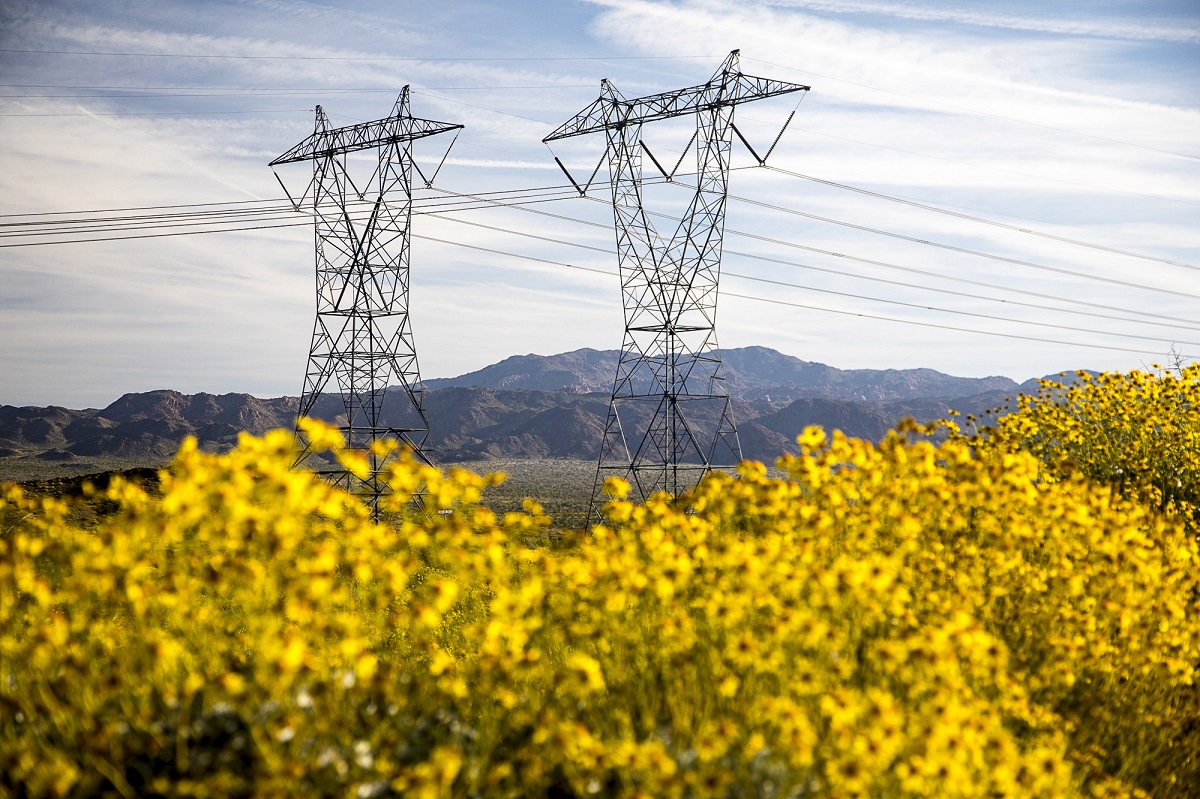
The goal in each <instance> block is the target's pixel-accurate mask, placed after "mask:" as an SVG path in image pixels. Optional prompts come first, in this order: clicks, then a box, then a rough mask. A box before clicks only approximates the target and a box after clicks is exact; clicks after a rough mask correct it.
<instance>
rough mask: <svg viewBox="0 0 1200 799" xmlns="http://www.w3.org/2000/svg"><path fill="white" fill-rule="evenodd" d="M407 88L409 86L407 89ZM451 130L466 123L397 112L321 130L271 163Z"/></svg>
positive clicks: (353, 150) (306, 159) (367, 148)
mask: <svg viewBox="0 0 1200 799" xmlns="http://www.w3.org/2000/svg"><path fill="white" fill-rule="evenodd" d="M407 88H408V87H405V89H407ZM451 130H462V125H454V124H451V123H449V122H435V121H434V120H432V119H420V118H418V117H412V116H408V115H407V114H400V113H394V114H392V115H391V116H389V117H385V118H384V119H376V120H374V121H372V122H360V123H359V124H357V125H347V126H346V127H344V128H332V129H328V130H318V131H316V132H314V133H313V134H312V135H311V136H309V137H308V138H307V139H305V140H304V141H302V142H300V143H299V144H297V145H296V146H295V147H293V148H292V149H290V150H288V151H287V152H286V153H284V154H283V155H281V156H279V157H278V158H276V159H275V160H274V161H272V162H271V163H270V166H278V165H279V164H291V163H295V162H296V161H311V160H314V159H317V158H327V157H329V156H333V155H340V154H342V153H352V152H356V151H358V150H370V149H371V148H373V147H383V146H385V145H389V144H396V143H400V142H409V141H413V140H415V139H423V138H425V137H426V136H436V135H438V134H439V133H446V132H447V131H451Z"/></svg>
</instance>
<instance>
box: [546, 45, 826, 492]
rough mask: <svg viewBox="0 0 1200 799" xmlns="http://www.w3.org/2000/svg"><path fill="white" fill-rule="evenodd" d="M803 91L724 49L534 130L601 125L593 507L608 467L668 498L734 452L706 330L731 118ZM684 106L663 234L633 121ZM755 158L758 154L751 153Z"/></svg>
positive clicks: (712, 321) (710, 328)
mask: <svg viewBox="0 0 1200 799" xmlns="http://www.w3.org/2000/svg"><path fill="white" fill-rule="evenodd" d="M808 89H809V87H808V86H802V85H799V84H795V83H785V82H783V81H777V80H769V79H766V78H756V77H753V76H750V75H744V74H742V72H741V70H740V68H739V59H738V51H737V50H734V51H733V52H732V53H730V54H729V56H728V57H727V58H726V59H725V61H724V63H722V64H721V67H720V69H718V70H717V71H716V73H714V75H713V76H712V78H711V79H709V80H708V82H706V83H704V84H702V85H700V86H692V87H690V88H686V89H679V90H676V91H671V92H663V93H661V94H654V95H650V96H647V97H641V98H638V99H635V100H626V99H625V98H624V97H623V96H622V95H621V93H620V92H618V91H617V89H616V87H614V86H613V85H612V84H611V83H610V82H609V81H607V80H604V81H602V82H601V89H600V97H599V98H598V99H597V100H596V101H595V102H593V103H592V104H591V105H589V106H588V107H587V108H585V109H584V110H582V111H580V112H579V113H578V114H576V115H575V116H574V117H573V118H571V119H570V120H569V121H567V122H566V123H564V124H563V125H562V126H560V127H559V128H558V129H557V130H555V131H554V132H553V133H551V134H550V135H549V136H547V137H546V138H545V139H543V141H544V142H551V141H555V140H558V139H565V138H568V137H571V136H582V135H584V134H587V133H593V132H599V131H603V132H604V133H605V135H606V136H607V141H608V148H607V151H606V158H607V160H608V168H609V174H610V177H611V185H612V206H613V218H614V223H615V228H616V238H617V259H618V266H619V269H620V278H621V297H622V302H623V305H624V312H625V336H624V343H623V345H622V347H621V356H620V360H619V362H618V365H617V373H616V379H615V381H614V383H613V391H612V400H611V402H610V404H609V413H608V420H607V423H606V425H605V430H604V438H603V441H602V442H601V448H600V458H599V463H598V466H597V470H596V482H595V488H594V490H593V495H592V507H593V512H596V510H597V509H598V507H599V502H600V498H601V494H602V489H603V484H604V480H605V478H606V477H608V476H618V477H622V478H625V479H626V480H628V481H629V482H630V483H631V485H632V486H633V488H634V490H635V491H636V492H637V493H638V494H639V495H640V496H641V498H642V499H645V498H647V497H649V496H650V495H651V494H653V493H655V492H657V491H667V492H669V493H671V494H676V495H677V494H678V493H679V492H680V491H681V490H683V489H686V488H688V487H690V486H691V485H693V484H694V483H695V482H696V480H698V479H699V477H700V476H701V475H702V474H703V473H705V472H707V471H709V470H710V469H712V468H713V467H723V466H735V465H737V463H738V462H739V461H740V460H741V445H740V443H739V441H738V435H737V429H736V427H735V425H734V419H733V410H732V404H731V402H730V398H729V390H728V389H727V388H726V386H725V376H724V370H723V368H722V365H721V357H720V353H719V350H718V348H717V336H716V319H717V317H716V312H717V283H718V279H719V277H720V272H721V247H722V237H723V235H724V230H725V203H726V196H727V192H728V185H729V159H730V151H731V147H732V136H733V134H734V133H736V134H737V135H738V137H739V138H740V139H742V141H743V143H745V144H746V145H747V147H748V148H749V142H746V140H745V138H744V137H743V136H742V134H741V132H740V131H738V130H737V128H736V127H734V125H733V111H734V107H735V106H737V105H738V104H740V103H746V102H750V101H753V100H761V99H764V98H767V97H774V96H777V95H781V94H787V93H790V92H797V91H807V90H808ZM793 113H794V112H793ZM685 114H695V116H696V133H695V135H694V136H693V139H692V141H693V142H695V143H696V155H697V170H696V171H697V180H696V187H695V194H694V196H693V197H692V200H691V202H690V204H689V207H688V210H687V212H686V213H685V214H684V215H683V218H682V219H681V221H680V222H679V225H678V227H677V228H676V230H675V232H674V233H673V234H672V235H671V237H670V238H669V239H666V238H664V237H663V236H662V235H661V234H660V233H659V232H658V231H657V230H656V229H655V227H654V225H653V224H652V223H651V221H650V218H649V216H648V214H647V211H646V209H645V207H644V205H643V187H642V154H643V152H644V153H645V154H646V155H648V156H649V157H650V159H651V161H652V162H653V163H654V165H655V166H656V167H657V168H658V170H659V171H660V172H662V173H663V175H664V176H665V177H667V178H668V179H669V180H673V177H674V171H672V173H671V174H667V172H666V170H664V169H663V168H662V166H661V164H659V162H658V160H657V159H656V158H655V157H654V154H653V153H651V152H650V150H649V148H648V147H647V146H646V145H645V143H644V142H643V141H642V125H644V124H646V123H648V122H654V121H657V120H663V119H669V118H672V117H678V116H682V115H685ZM789 122H790V117H789ZM785 127H786V125H785ZM781 135H782V131H781ZM778 140H779V139H778V138H776V143H777V142H778ZM688 147H689V148H690V147H691V143H690V142H689V144H688ZM773 147H774V145H772V148H773ZM751 152H752V153H753V152H754V151H753V149H752V148H751ZM769 153H770V151H768V155H769ZM684 154H685V155H686V149H685V152H684ZM755 158H756V159H757V160H759V162H760V163H762V162H763V160H764V159H762V158H758V155H757V153H755ZM556 160H557V159H556ZM682 160H683V156H681V157H680V162H681V163H682ZM559 164H560V166H561V162H559ZM676 169H678V164H677V165H676ZM564 171H565V168H564ZM568 177H570V175H569V174H568ZM572 182H574V180H573V179H572ZM581 191H582V190H581Z"/></svg>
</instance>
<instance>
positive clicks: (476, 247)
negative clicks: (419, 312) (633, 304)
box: [412, 233, 1194, 358]
mask: <svg viewBox="0 0 1200 799" xmlns="http://www.w3.org/2000/svg"><path fill="white" fill-rule="evenodd" d="M412 237H413V238H415V239H422V240H425V241H433V242H437V243H439V244H447V245H449V246H451V247H462V248H465V249H469V250H476V251H478V252H486V253H491V254H493V255H503V256H508V257H510V258H518V259H520V260H523V261H533V262H535V263H542V264H547V265H550V266H559V267H563V268H566V269H574V270H578V271H581V272H592V273H594V274H598V275H604V276H606V277H618V275H617V273H616V272H611V271H609V270H607V269H597V268H595V267H590V266H580V265H578V264H571V263H566V262H565V261H555V260H551V259H549V258H537V257H533V256H528V255H521V254H519V253H511V252H507V251H505V250H498V249H495V248H493V247H483V246H480V245H477V244H467V243H466V242H461V241H450V240H449V239H441V238H437V237H434V236H427V235H424V234H420V233H413V234H412ZM729 276H730V277H735V278H740V277H742V276H741V275H733V274H731V275H729ZM721 294H722V296H725V297H736V298H738V299H744V300H753V301H755V302H768V303H772V304H775V305H787V306H791V307H794V308H804V309H807V310H812V311H821V312H824V313H835V314H842V315H845V316H857V317H860V318H864V319H877V320H881V321H885V322H900V323H902V324H909V325H917V326H919V327H931V328H936V329H938V330H951V331H954V332H957V333H976V334H979V335H984V336H998V337H1001V338H1011V339H1019V340H1022V341H1037V342H1039V343H1042V344H1062V345H1065V346H1070V347H1088V348H1090V349H1098V350H1109V351H1115V352H1133V353H1137V354H1139V355H1152V354H1158V353H1157V351H1155V350H1144V349H1134V348H1132V347H1117V346H1110V345H1107V344H1090V343H1087V342H1080V341H1062V340H1057V339H1048V338H1044V337H1042V336H1022V335H1020V334H1018V333H1001V332H997V331H991V330H979V329H976V328H966V327H957V326H954V325H941V324H936V323H933V322H920V321H917V320H915V319H899V318H896V317H892V316H880V315H878V314H869V313H861V312H859V311H843V310H839V309H836V308H825V307H822V306H819V305H805V304H803V303H797V302H790V301H787V300H778V299H772V298H769V297H757V296H754V295H752V294H735V293H731V292H727V291H722V292H721ZM1011 321H1017V320H1011ZM1110 335H1112V334H1110ZM1156 340H1161V341H1163V342H1169V341H1170V339H1156ZM1182 357H1184V358H1193V357H1194V356H1192V355H1184V356H1182Z"/></svg>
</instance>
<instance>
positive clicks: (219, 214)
mask: <svg viewBox="0 0 1200 799" xmlns="http://www.w3.org/2000/svg"><path fill="white" fill-rule="evenodd" d="M777 171H779V172H781V173H782V174H788V175H793V176H796V177H800V178H805V179H808V177H809V176H804V175H801V174H799V173H792V172H790V171H788V170H777ZM822 182H826V181H822ZM828 183H830V185H835V186H837V187H839V188H847V189H850V190H853V191H862V192H864V193H869V194H871V195H873V196H877V197H880V198H882V199H886V200H892V201H897V202H902V203H905V204H913V205H915V206H916V207H919V208H923V209H925V210H932V211H942V210H944V209H938V208H936V207H934V206H927V205H924V204H919V203H912V202H910V201H907V200H903V199H901V198H895V197H892V196H890V195H884V194H882V193H878V192H869V191H868V190H860V189H858V188H857V187H851V186H846V185H845V184H836V183H833V182H828ZM439 191H440V192H442V193H449V194H452V195H454V196H455V197H456V198H457V199H458V200H459V201H460V202H458V203H457V204H455V203H436V202H430V201H419V202H418V203H416V204H415V205H417V206H418V208H417V209H415V210H414V212H415V213H437V214H438V215H439V216H442V217H443V218H448V219H449V218H451V217H448V216H446V214H448V213H450V212H458V211H462V210H473V209H475V208H480V207H494V206H497V205H499V206H502V207H517V208H520V209H521V210H533V209H526V208H523V207H522V206H523V205H524V204H526V203H530V202H546V201H554V200H557V199H561V198H563V197H566V196H573V194H574V192H572V191H571V190H570V188H569V187H566V186H549V187H531V188H526V189H519V190H507V191H496V192H490V193H487V194H491V195H493V196H492V197H486V196H483V195H482V194H480V195H470V194H462V193H455V192H446V191H445V190H441V189H439ZM497 197H500V198H505V199H511V200H512V201H511V202H505V201H503V200H499V199H496V198H497ZM513 198H516V199H513ZM589 199H593V198H589ZM748 202H751V203H756V202H757V201H752V200H748ZM268 203H270V204H269V205H267V204H268ZM473 203H475V204H473ZM478 203H483V205H478ZM228 205H255V206H256V207H251V208H235V209H228V208H227V207H225V206H228ZM766 205H768V207H770V208H773V209H776V210H783V211H786V212H789V213H799V214H801V215H806V214H804V212H799V211H795V210H794V209H786V208H782V207H780V206H773V205H769V204H766ZM213 206H216V207H213ZM180 208H199V209H200V210H196V211H178V210H176V211H175V212H174V213H162V214H146V215H141V216H135V217H129V216H124V217H109V218H106V219H90V220H60V219H51V220H47V221H44V222H41V221H30V220H28V219H24V220H22V221H20V222H7V223H4V222H0V237H12V236H25V237H28V236H29V235H32V234H31V233H30V232H29V231H28V230H27V228H29V227H37V226H39V225H41V226H42V227H41V228H40V229H37V230H35V231H33V234H38V235H51V234H59V235H70V234H71V233H75V232H80V231H83V232H87V231H93V232H100V233H117V232H122V233H128V232H133V231H139V230H146V229H156V228H167V227H177V226H181V225H186V226H190V227H200V226H208V227H207V228H206V229H200V230H190V231H185V232H175V233H160V232H156V233H148V234H143V235H125V236H101V237H91V238H82V239H60V240H58V241H40V242H22V243H18V244H0V247H14V246H31V245H35V244H51V243H84V242H89V241H113V240H121V239H133V238H158V237H163V236H173V235H193V234H198V233H207V232H237V231H245V230H263V229H271V228H282V227H296V226H301V225H305V224H307V223H306V222H298V223H283V224H269V225H249V223H251V222H261V221H275V220H277V219H278V218H279V217H278V214H290V213H292V212H293V209H292V207H291V206H290V205H284V204H279V203H278V201H275V200H262V201H235V202H233V203H226V204H217V203H210V204H196V205H194V206H189V205H174V206H142V207H135V208H132V209H109V212H114V213H115V212H121V211H128V210H172V209H180ZM61 213H62V212H59V213H57V214H56V213H54V212H50V213H47V214H43V215H41V216H51V217H53V216H58V215H61ZM95 213H101V212H95ZM538 213H542V214H545V215H547V216H551V217H555V218H559V219H563V220H566V221H570V222H574V223H583V224H589V225H593V226H596V227H605V228H607V226H605V225H600V224H599V223H591V222H586V221H584V220H578V219H574V218H571V217H566V216H563V215H559V214H553V213H550V212H546V211H538ZM265 214H270V216H265ZM955 215H957V214H955ZM14 216H18V215H5V216H3V217H0V218H13V217H14ZM659 216H666V215H661V214H659ZM667 218H672V217H669V216H668V217H667ZM968 218H969V219H970V220H971V221H978V222H983V223H987V224H991V223H992V220H986V219H982V218H977V217H968ZM820 219H823V218H820ZM179 220H183V221H182V222H180V221H179ZM197 220H200V221H197ZM454 221H462V220H454ZM834 221H836V220H834ZM115 222H133V224H130V225H124V226H122V225H116V224H113V223H115ZM234 223H240V224H238V225H237V226H232V225H233V224H234ZM50 224H55V225H60V226H61V225H63V224H67V225H72V224H73V225H74V226H73V227H70V226H69V227H58V228H50V227H46V225H50ZM468 224H476V223H468ZM843 224H849V223H843ZM997 224H1000V225H1002V226H1005V225H1004V223H997ZM851 226H852V227H857V228H860V229H864V230H868V231H871V232H880V233H884V234H885V235H898V234H889V233H888V232H886V231H877V230H876V229H873V228H866V227H865V226H855V225H851ZM482 227H491V226H486V225H483V226H482ZM6 228H8V229H6ZM14 228H15V229H14ZM491 229H494V230H497V231H500V232H510V233H518V234H519V235H529V234H523V233H520V232H519V231H511V230H508V229H504V228H498V227H492V228H491ZM729 232H730V233H732V234H734V235H744V236H748V237H752V238H757V239H760V240H765V241H768V242H772V243H775V244H781V245H784V246H794V247H798V248H801V249H806V250H810V251H815V252H818V253H823V254H827V255H832V256H837V257H843V258H850V259H853V260H858V261H863V262H866V263H869V264H872V265H877V266H883V267H887V268H894V269H901V270H905V271H914V272H918V273H921V274H925V275H927V276H931V277H935V278H940V279H958V280H964V281H965V282H969V283H978V284H981V285H984V286H986V287H989V288H996V289H1002V290H1006V291H1018V292H1019V293H1027V294H1034V295H1035V296H1041V297H1046V298H1050V297H1049V296H1048V295H1044V294H1040V293H1037V292H1024V291H1021V290H1015V289H1011V288H1009V287H1005V286H998V285H994V284H987V283H985V282H983V281H973V280H969V279H963V278H954V277H952V276H946V275H941V274H938V273H933V272H927V271H926V270H916V269H913V268H911V267H902V266H900V265H896V264H887V263H886V262H879V261H873V260H870V259H861V258H857V257H855V256H847V255H844V254H841V253H834V252H831V251H825V250H820V249H818V248H812V247H808V246H806V245H799V244H796V243H795V242H787V241H781V240H778V239H770V238H767V237H763V236H757V235H755V234H749V233H741V232H739V231H729ZM1022 232H1035V233H1036V231H1026V230H1022ZM1047 235H1050V234H1047ZM534 238H541V239H543V240H545V241H548V242H555V243H561V244H572V243H571V242H566V241H563V240H561V239H553V238H549V237H537V236H534ZM906 238H908V237H906ZM917 241H921V243H930V242H926V241H923V240H917ZM1068 243H1072V244H1078V245H1081V246H1090V243H1088V242H1081V241H1077V240H1068ZM932 244H933V245H934V246H949V245H937V244H936V243H932ZM579 246H586V245H579ZM1097 246H1099V245H1097ZM590 249H596V250H597V251H601V252H609V251H607V250H600V249H599V248H590ZM953 249H959V248H953ZM969 252H972V253H975V252H977V251H969ZM730 254H732V255H737V256H739V257H746V258H749V259H754V260H762V261H766V262H774V263H780V264H783V265H787V266H792V267H796V268H803V269H810V270H814V271H822V272H827V273H833V274H844V273H838V272H836V270H832V269H827V268H822V267H816V266H812V265H809V264H801V263H796V262H791V261H784V260H782V259H776V258H770V257H766V256H756V255H752V254H749V253H736V252H733V251H730ZM1118 254H1123V255H1128V256H1131V257H1141V256H1139V255H1138V254H1136V253H1128V252H1124V251H1120V252H1119V253H1118ZM983 255H984V256H985V257H992V256H991V254H983ZM996 257H998V256H996ZM1006 260H1012V259H1006ZM1022 263H1027V262H1022ZM1174 265H1177V266H1185V267H1188V268H1194V267H1191V266H1190V265H1187V264H1174ZM1039 266H1044V265H1039ZM1047 268H1050V269H1052V270H1054V269H1055V268H1054V267H1047ZM1062 271H1065V272H1066V273H1068V274H1071V275H1074V276H1079V277H1085V278H1094V277H1095V276H1089V275H1084V274H1080V273H1074V272H1071V271H1070V270H1062ZM846 276H847V277H850V278H853V279H865V280H872V281H875V282H883V283H891V284H894V285H905V286H906V287H907V288H914V289H918V290H925V291H934V292H938V293H945V294H953V295H957V296H964V297H967V298H972V299H982V300H987V301H996V302H1006V303H1009V304H1014V305H1024V306H1026V307H1033V308H1038V309H1041V310H1052V311H1055V312H1066V313H1075V314H1082V315H1087V316H1095V317H1099V318H1110V319H1115V320H1119V321H1130V322H1136V323H1141V324H1159V325H1160V326H1165V327H1179V328H1185V327H1186V328H1188V329H1192V326H1191V325H1170V324H1163V323H1153V322H1147V321H1143V320H1137V319H1131V318H1129V317H1114V316H1110V315H1106V314H1095V313H1089V312H1086V311H1076V310H1072V309H1067V308H1049V307H1047V306H1040V305H1037V304H1033V303H1020V302H1011V301H1007V300H1003V299H999V298H995V297H981V296H979V295H972V294H967V293H965V292H954V291H950V290H947V289H938V288H935V287H928V286H907V285H906V284H900V283H898V281H889V280H887V279H884V278H877V277H871V276H864V275H846ZM743 277H745V276H743ZM751 279H753V278H751ZM797 287H798V288H805V287H801V286H797ZM808 288H812V287H808ZM812 290H815V291H828V290H824V289H817V288H812ZM851 296H856V297H860V298H863V299H875V300H877V301H881V302H886V300H879V299H878V298H871V297H864V296H862V295H851ZM1067 301H1068V302H1082V301H1071V300H1067ZM1083 304H1088V305H1098V304H1095V303H1083ZM919 307H920V306H919ZM1099 307H1101V308H1104V309H1107V310H1118V311H1123V312H1129V311H1128V309H1124V308H1116V307H1112V306H1099ZM931 310H944V309H931ZM947 312H950V313H958V312H957V311H947ZM1133 313H1137V314H1139V315H1144V316H1151V317H1156V318H1164V319H1170V320H1174V321H1180V322H1189V321H1190V320H1184V319H1179V318H1176V317H1169V316H1166V315H1162V314H1151V313H1145V312H1138V311H1133ZM1011 321H1019V320H1011ZM1032 324H1040V323H1032ZM1097 332H1102V331H1097Z"/></svg>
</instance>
